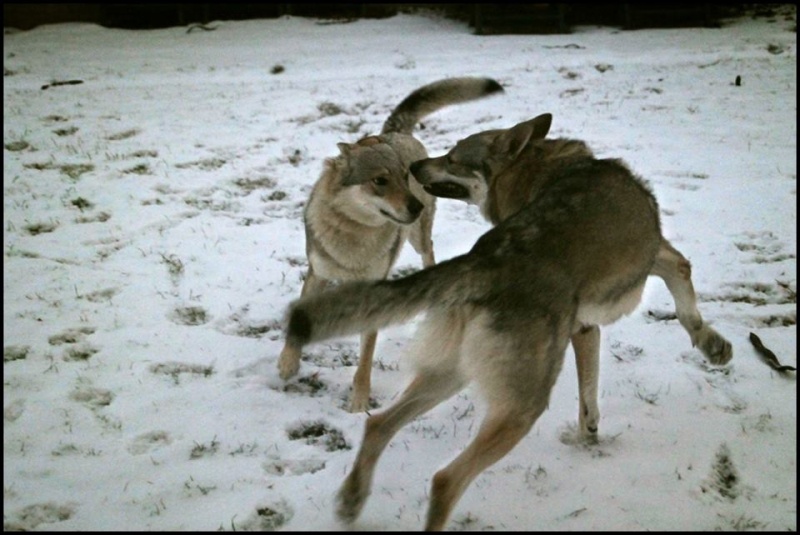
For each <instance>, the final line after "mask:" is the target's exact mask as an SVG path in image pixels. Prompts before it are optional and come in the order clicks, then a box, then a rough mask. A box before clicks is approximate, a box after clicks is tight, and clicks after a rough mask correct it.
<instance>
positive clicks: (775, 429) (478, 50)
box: [3, 6, 797, 531]
mask: <svg viewBox="0 0 800 535" xmlns="http://www.w3.org/2000/svg"><path fill="white" fill-rule="evenodd" d="M794 17H795V11H794V7H793V6H788V7H785V8H783V9H782V11H781V12H780V13H779V14H778V15H777V16H775V17H773V18H765V17H758V18H752V17H744V18H741V19H737V20H728V21H725V24H724V25H723V27H722V28H721V29H674V30H639V31H631V32H626V31H619V30H617V29H614V28H607V27H606V28H594V27H591V28H589V27H582V28H578V29H577V30H576V31H575V32H574V33H572V34H570V35H538V36H537V35H529V36H502V35H497V36H488V37H486V36H476V35H472V33H471V32H470V29H469V28H468V27H467V26H466V25H465V24H462V23H460V22H455V21H451V20H447V19H443V18H439V17H437V16H432V15H425V14H419V15H399V16H396V17H393V18H389V19H384V20H361V21H356V22H351V23H348V24H331V23H328V22H329V21H316V20H310V19H301V18H282V19H277V20H258V21H247V22H226V21H219V22H216V23H214V24H212V25H211V26H215V27H216V30H214V31H201V30H197V31H192V32H187V30H186V28H170V29H163V30H151V31H125V30H112V29H104V28H101V27H97V26H93V25H87V24H59V25H52V26H44V27H40V28H37V29H34V30H31V31H28V32H8V31H7V32H6V34H5V36H4V51H3V52H4V78H3V82H4V83H3V115H4V121H3V141H4V151H3V156H4V158H3V159H4V164H3V218H4V221H3V252H4V255H3V272H4V273H3V289H4V297H3V328H4V341H3V345H4V353H3V354H4V358H3V407H4V412H3V416H4V420H3V468H4V470H3V491H4V492H3V519H4V528H5V529H6V530H11V529H26V530H28V529H30V530H34V529H38V530H215V529H220V530H234V529H235V530H248V529H249V530H270V529H280V530H338V529H342V528H341V526H339V525H338V524H337V522H336V520H335V518H334V515H333V507H332V504H333V496H334V494H335V491H336V489H337V488H338V486H339V484H340V483H341V481H342V480H343V478H344V476H345V474H346V472H347V471H348V469H349V467H350V465H351V463H352V461H353V459H354V456H355V452H356V450H357V448H358V445H359V444H360V440H361V433H362V430H363V425H364V420H365V419H366V415H365V414H350V413H348V412H347V411H346V410H345V408H346V406H347V402H348V396H349V388H350V383H351V380H352V374H353V372H354V370H355V363H356V359H357V355H358V340H357V338H355V337H353V338H348V339H342V340H336V341H333V342H331V343H326V344H319V345H315V346H310V347H309V348H307V349H308V354H307V355H306V357H304V361H303V364H302V367H301V371H300V376H299V377H298V378H296V379H295V380H292V381H290V382H289V384H284V382H283V381H281V380H280V379H279V378H278V376H277V370H276V361H277V356H278V353H279V351H280V349H281V347H282V331H281V328H282V320H283V314H284V311H285V307H286V305H287V304H288V303H289V302H290V301H291V300H292V299H294V298H296V297H298V295H299V292H300V286H301V280H302V277H303V274H304V272H305V269H306V260H305V249H304V234H303V224H302V210H303V205H304V203H305V201H306V199H307V196H308V194H309V191H310V188H311V186H312V185H313V183H314V182H315V180H316V179H317V177H318V176H319V173H320V170H321V168H322V162H323V160H324V159H325V158H327V157H331V156H334V155H335V154H336V153H337V148H336V143H337V142H339V141H351V142H352V141H355V140H357V139H358V138H359V137H361V136H364V135H366V134H370V133H376V132H377V131H378V130H379V129H380V127H381V125H382V123H383V121H384V119H385V118H386V117H387V116H388V113H389V112H390V110H391V109H392V108H393V107H394V106H395V105H396V104H397V103H399V102H400V100H401V99H402V98H403V97H404V96H405V95H406V94H408V93H409V92H410V91H412V90H413V89H415V88H417V87H419V86H420V85H423V84H425V83H428V82H432V81H434V80H437V79H440V78H443V77H447V76H465V75H474V76H491V77H493V78H495V79H497V80H498V81H500V82H501V83H502V84H503V85H504V86H505V89H506V92H505V94H504V95H500V96H497V97H493V98H491V99H487V100H484V101H480V102H476V103H471V104H468V105H463V106H460V107H453V108H448V109H447V110H444V111H442V112H439V113H438V114H436V115H434V116H431V117H430V118H429V119H428V120H426V121H425V129H420V130H419V131H418V137H419V138H420V139H421V140H422V141H423V142H424V143H425V145H426V146H427V148H428V150H429V152H430V153H431V154H432V155H436V154H441V153H442V152H443V151H445V150H446V149H447V148H449V147H450V146H452V145H453V144H454V143H455V141H456V140H458V139H460V138H462V137H464V136H466V135H468V134H471V133H474V132H477V131H479V130H486V129H490V128H504V127H508V126H511V125H513V124H515V123H517V122H519V121H521V120H524V119H528V118H531V117H533V116H534V115H537V114H539V113H543V112H552V113H553V114H554V123H553V129H552V132H551V135H552V136H567V137H580V138H582V139H584V140H586V141H587V142H588V143H589V144H590V146H591V147H592V148H593V149H594V150H595V152H596V153H597V154H598V155H599V156H600V157H622V158H624V159H625V160H627V161H628V163H629V164H630V166H631V167H632V168H633V169H634V170H635V171H636V172H637V173H638V174H640V175H642V176H644V177H645V178H646V179H648V180H649V181H650V182H651V184H652V187H653V189H654V190H655V192H656V194H657V196H658V199H659V202H660V205H661V209H662V215H663V225H664V228H665V234H666V235H667V237H668V238H670V239H671V241H672V242H673V243H674V244H675V245H676V246H677V247H678V248H679V249H680V250H681V251H682V252H683V253H684V254H685V255H686V256H687V257H688V258H689V259H690V260H691V261H692V263H693V266H694V283H695V287H696V289H697V291H698V294H699V297H700V305H699V306H700V309H701V312H702V313H703V315H704V316H705V318H706V319H707V320H709V321H710V322H711V323H712V324H713V325H714V326H715V328H716V329H717V330H718V331H719V332H720V333H722V334H723V335H724V336H726V337H728V339H729V340H730V341H731V342H732V343H733V346H734V359H733V361H732V362H731V363H730V364H729V365H728V366H725V367H722V368H717V367H713V366H709V365H707V364H706V363H705V361H704V359H703V357H702V355H701V354H700V352H699V351H697V350H695V349H693V348H692V347H691V344H690V342H689V339H688V336H687V335H686V333H685V332H684V331H683V329H682V328H681V327H680V325H679V324H678V323H677V321H676V320H674V319H669V313H670V312H672V311H673V304H672V301H671V298H670V296H669V294H668V293H667V291H666V289H665V287H664V285H663V284H662V283H661V282H660V281H659V280H652V281H651V282H650V283H649V284H648V288H647V291H646V293H645V297H644V300H643V302H642V304H641V305H640V307H639V308H638V309H637V311H636V312H634V313H633V314H632V315H631V316H629V317H627V318H625V319H623V320H621V321H620V322H618V323H617V324H615V325H613V326H610V327H608V328H606V329H604V330H603V345H602V358H601V362H602V364H601V381H600V387H601V399H600V408H601V412H602V420H601V426H600V442H599V444H596V445H585V444H581V443H578V442H577V441H576V440H575V439H574V434H575V424H576V420H577V383H576V379H575V367H574V363H573V360H572V353H571V350H570V351H569V353H568V355H567V359H566V364H565V369H564V371H563V373H562V376H561V378H560V379H559V381H558V384H557V385H556V387H555V389H554V391H553V394H552V398H551V403H550V409H549V410H548V411H547V412H546V413H545V414H544V415H543V416H542V418H540V420H539V421H538V423H537V424H536V426H535V427H534V429H533V431H532V432H531V433H530V435H529V436H528V437H526V438H525V439H524V440H523V441H522V443H521V444H520V445H519V446H518V447H517V448H516V449H514V450H513V451H512V452H511V453H510V454H509V455H508V456H506V457H505V458H504V459H502V460H501V461H500V462H498V463H497V464H496V465H495V466H493V467H491V468H490V469H489V470H487V471H485V472H484V473H483V474H482V475H481V476H479V477H478V478H477V479H476V481H475V482H474V483H473V484H472V485H471V487H470V488H469V489H468V490H467V492H466V494H465V495H464V497H463V498H462V499H461V501H460V502H459V504H458V506H457V508H456V510H455V511H454V514H453V516H452V518H451V520H450V522H449V525H448V528H449V529H453V530H489V529H496V530H578V531H581V530H671V529H674V530H713V529H721V530H738V529H756V530H790V531H794V530H796V529H797V524H796V513H797V409H796V407H797V395H796V394H797V390H796V382H795V376H794V374H793V373H789V374H785V375H781V374H778V373H777V372H775V371H773V370H772V369H770V368H769V367H767V366H766V365H765V363H764V362H763V360H762V359H761V358H760V357H759V356H758V354H757V353H756V352H755V351H754V349H753V347H752V345H751V343H750V341H749V339H748V337H749V334H750V333H751V332H754V333H756V334H757V335H758V336H759V337H760V338H761V339H762V340H763V342H764V344H765V345H766V346H767V347H769V348H770V349H772V350H773V351H774V352H775V354H776V355H777V356H778V358H779V359H780V360H781V361H782V362H783V363H784V364H789V365H792V366H795V365H796V344H797V334H796V325H795V324H796V318H797V314H796V307H797V304H796V288H797V275H796V273H797V259H796V251H797V235H796V230H795V226H796V224H797V185H796V184H797V175H796V172H797V169H796V157H797V144H796V143H797V122H796V115H797V105H796V99H797V86H796V77H797V58H796V45H797V37H796V29H795V21H794ZM323 22H325V23H323ZM737 77H739V80H740V84H737V83H735V81H736V79H737ZM77 80H80V81H82V82H83V83H81V84H60V83H59V82H67V81H77ZM43 86H49V87H47V88H44V87H43ZM438 206H439V208H438V214H437V219H436V222H435V224H434V246H435V251H436V256H437V258H438V259H445V258H449V257H451V256H453V255H456V254H460V253H462V252H465V251H466V250H468V249H469V248H470V247H471V245H472V244H473V243H474V241H475V240H476V239H477V237H478V236H479V235H480V234H482V233H483V232H485V231H486V230H487V229H488V228H489V227H488V223H486V222H485V221H483V219H482V218H481V216H480V214H479V213H478V211H477V209H476V208H475V207H472V206H467V205H465V204H463V203H459V202H456V201H450V200H441V201H440V202H439V205H438ZM419 266H420V260H419V258H418V257H417V255H416V254H415V253H414V252H413V250H412V249H411V247H410V246H406V248H405V249H404V251H403V253H402V256H401V258H400V260H399V262H398V264H397V266H396V270H395V271H397V272H402V271H406V272H407V271H408V270H412V269H417V268H418V267H419ZM417 321H418V320H417ZM415 323H416V322H412V323H410V324H408V325H403V326H399V327H395V328H392V329H388V330H386V331H383V332H382V333H381V334H380V335H379V338H378V348H377V352H376V365H375V367H374V370H373V397H374V401H375V404H376V405H377V406H386V405H387V404H388V403H390V402H391V400H392V399H393V398H394V397H395V396H396V395H397V394H398V392H400V391H401V390H402V388H403V386H404V384H405V383H406V381H407V380H408V372H409V370H408V366H407V365H406V362H407V361H406V357H405V353H406V350H407V348H408V346H409V342H410V340H411V338H412V337H413V335H414V331H415ZM484 410H485V406H484V405H483V403H482V401H481V400H480V398H479V396H477V395H476V392H475V391H473V390H472V389H470V388H468V389H466V390H465V391H463V392H462V393H461V394H459V395H457V396H455V397H454V398H453V399H451V400H449V401H448V402H446V403H443V404H442V405H440V406H439V407H437V408H436V409H434V410H433V411H431V412H430V413H428V414H427V415H425V416H424V417H422V418H420V419H418V420H417V421H415V422H414V423H412V424H410V425H408V426H407V427H406V428H404V429H403V430H402V431H401V432H400V433H399V434H398V436H397V437H396V439H395V440H394V442H393V443H392V444H391V445H390V447H389V448H388V449H387V451H386V453H385V454H384V456H383V458H382V459H381V463H380V464H379V466H378V470H377V473H376V477H375V486H374V492H373V495H372V497H371V498H370V500H369V501H368V502H367V505H366V508H365V510H364V513H363V515H362V516H361V518H360V519H359V521H358V522H357V523H356V524H355V528H356V529H359V530H369V531H372V530H384V529H387V530H388V529H391V530H409V529H410V530H416V529H419V528H421V527H422V525H423V522H424V515H425V510H426V507H427V496H428V489H429V486H430V478H431V476H432V475H433V473H434V472H435V471H436V470H437V469H438V468H439V467H441V466H443V465H444V464H446V463H447V462H448V461H449V460H450V459H452V458H453V457H454V456H455V455H456V454H457V453H458V452H459V451H460V449H461V448H462V447H464V445H465V444H466V443H467V442H468V441H469V440H470V438H471V437H472V436H473V435H474V434H475V432H476V429H477V426H478V424H479V422H480V419H481V416H482V415H483V413H484Z"/></svg>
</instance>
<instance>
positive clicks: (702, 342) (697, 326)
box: [651, 238, 733, 364]
mask: <svg viewBox="0 0 800 535" xmlns="http://www.w3.org/2000/svg"><path fill="white" fill-rule="evenodd" d="M651 274H652V275H656V276H658V277H661V278H662V279H663V280H664V282H665V283H666V284H667V289H668V290H669V293H671V294H672V298H673V299H674V300H675V311H676V313H677V315H678V321H680V323H681V325H683V328H684V329H686V332H687V333H689V337H690V338H691V340H692V345H693V346H695V347H698V348H699V349H700V351H702V352H703V354H705V356H706V358H708V360H709V361H710V362H711V363H712V364H725V363H727V362H728V361H729V360H731V357H732V356H733V348H732V347H731V343H730V342H728V341H727V340H726V339H725V338H723V337H722V335H720V334H719V333H718V332H717V331H715V330H714V329H712V328H711V327H710V326H709V325H708V324H707V323H706V322H705V321H703V317H702V316H701V315H700V312H699V311H698V310H697V296H696V295H695V293H694V286H693V285H692V265H691V264H690V263H689V261H688V260H687V259H686V258H685V257H684V256H683V255H682V254H681V253H680V252H679V251H678V250H677V249H675V248H674V247H673V246H672V244H670V243H669V242H668V241H667V240H665V239H664V238H662V239H661V247H660V248H659V250H658V256H657V257H656V263H655V265H654V266H653V269H652V271H651Z"/></svg>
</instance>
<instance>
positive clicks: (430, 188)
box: [423, 182, 469, 199]
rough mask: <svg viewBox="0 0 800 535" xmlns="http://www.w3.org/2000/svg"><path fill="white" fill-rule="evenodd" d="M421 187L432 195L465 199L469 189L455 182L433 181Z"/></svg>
mask: <svg viewBox="0 0 800 535" xmlns="http://www.w3.org/2000/svg"><path fill="white" fill-rule="evenodd" d="M423 189H425V191H427V192H428V193H430V194H431V195H433V196H434V197H444V198H446V199H465V198H467V197H469V190H468V189H467V188H465V187H464V186H462V185H461V184H456V183H455V182H434V183H433V184H426V185H424V186H423Z"/></svg>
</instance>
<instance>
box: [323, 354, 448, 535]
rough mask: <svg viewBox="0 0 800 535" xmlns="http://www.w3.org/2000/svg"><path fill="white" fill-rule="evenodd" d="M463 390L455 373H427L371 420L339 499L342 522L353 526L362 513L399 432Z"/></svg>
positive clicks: (445, 371)
mask: <svg viewBox="0 0 800 535" xmlns="http://www.w3.org/2000/svg"><path fill="white" fill-rule="evenodd" d="M463 386H464V380H463V378H462V376H461V375H460V374H459V373H458V372H457V371H456V370H454V369H446V370H442V371H441V372H434V371H425V372H422V373H419V374H418V375H417V376H416V377H415V378H414V380H413V381H412V382H411V384H410V385H409V386H408V388H406V390H405V392H403V394H402V396H401V397H400V399H399V400H398V401H397V403H395V404H394V405H392V406H391V407H389V408H388V409H386V410H385V411H384V412H381V413H378V414H375V415H372V416H370V417H369V418H367V423H366V426H365V428H364V439H363V441H362V442H361V449H360V450H359V451H358V456H357V457H356V461H355V463H354V464H353V469H352V470H351V472H350V475H348V476H347V479H345V481H344V483H343V484H342V486H341V488H340V489H339V493H338V494H337V497H336V499H337V502H338V504H337V508H336V514H337V516H338V517H339V519H341V520H342V521H343V522H345V523H348V524H349V523H352V522H353V521H354V520H355V519H356V518H357V517H358V515H359V514H360V513H361V510H362V509H363V508H364V503H365V502H366V500H367V497H368V496H369V492H370V487H371V486H372V475H373V472H374V471H375V464H376V463H377V462H378V458H379V457H380V455H381V453H382V452H383V450H384V448H386V446H387V445H388V444H389V441H390V440H391V439H392V437H393V436H394V435H395V434H396V433H397V431H399V430H400V428H401V427H403V426H404V425H405V424H407V423H408V422H410V421H411V420H413V419H414V418H415V417H417V416H419V415H420V414H422V413H424V412H426V411H428V410H430V409H432V408H433V407H435V406H436V405H438V404H439V403H441V402H442V401H444V400H445V399H447V398H449V397H450V396H452V395H453V394H455V393H456V392H458V391H459V390H461V388H462V387H463Z"/></svg>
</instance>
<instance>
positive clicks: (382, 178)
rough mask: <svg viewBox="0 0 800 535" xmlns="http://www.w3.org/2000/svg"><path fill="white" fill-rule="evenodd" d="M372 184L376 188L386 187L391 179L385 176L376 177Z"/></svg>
mask: <svg viewBox="0 0 800 535" xmlns="http://www.w3.org/2000/svg"><path fill="white" fill-rule="evenodd" d="M372 183H373V184H375V185H376V186H385V185H386V184H388V183H389V179H388V178H386V177H385V176H376V177H375V178H373V179H372Z"/></svg>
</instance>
